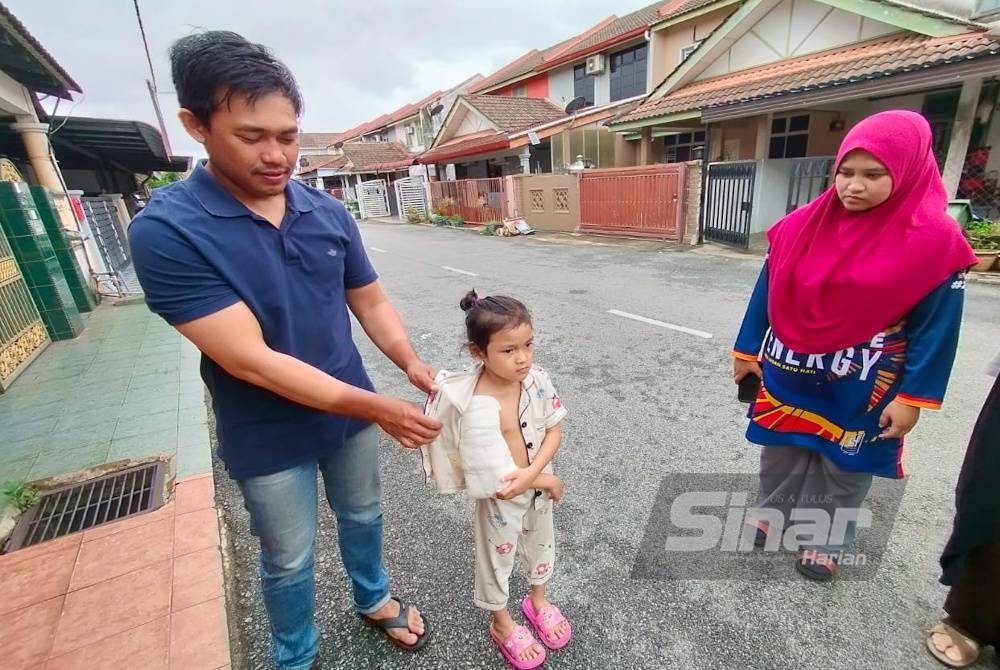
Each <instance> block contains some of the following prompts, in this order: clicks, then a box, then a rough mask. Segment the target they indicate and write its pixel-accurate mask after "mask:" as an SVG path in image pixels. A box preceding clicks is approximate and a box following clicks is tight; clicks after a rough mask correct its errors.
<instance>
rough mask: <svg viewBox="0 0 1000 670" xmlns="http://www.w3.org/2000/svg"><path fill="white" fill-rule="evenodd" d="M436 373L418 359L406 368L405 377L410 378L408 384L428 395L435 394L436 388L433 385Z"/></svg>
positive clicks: (435, 385)
mask: <svg viewBox="0 0 1000 670" xmlns="http://www.w3.org/2000/svg"><path fill="white" fill-rule="evenodd" d="M437 372H438V371H437V370H435V369H434V368H432V367H431V366H429V365H427V364H426V363H424V362H423V361H422V360H420V359H417V360H416V361H414V362H413V363H410V365H409V366H408V367H407V368H406V376H407V377H409V378H410V383H411V384H413V385H414V386H416V387H417V388H418V389H420V390H421V391H423V392H424V393H427V394H428V395H434V394H435V393H437V390H438V387H437V384H435V383H434V378H435V377H437Z"/></svg>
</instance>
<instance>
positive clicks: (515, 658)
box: [490, 626, 545, 670]
mask: <svg viewBox="0 0 1000 670" xmlns="http://www.w3.org/2000/svg"><path fill="white" fill-rule="evenodd" d="M490 637H491V638H492V639H493V644H495V645H496V646H497V649H499V650H500V653H501V654H502V655H503V657H504V658H505V659H506V660H507V662H508V663H510V664H511V666H512V667H513V668H515V669H516V670H534V668H537V667H538V666H540V665H541V664H542V663H544V662H545V649H544V648H543V647H539V648H540V649H541V650H542V653H540V654H538V656H535V657H534V658H529V659H523V658H521V654H523V653H524V652H525V651H527V649H528V648H529V647H531V645H533V644H536V640H535V636H534V635H532V634H531V631H529V630H528V629H527V628H525V627H524V626H514V630H512V631H511V633H510V635H508V636H507V637H506V638H504V639H500V635H499V634H498V633H497V632H496V631H495V630H493V626H490Z"/></svg>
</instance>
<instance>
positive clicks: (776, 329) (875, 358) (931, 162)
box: [733, 111, 976, 580]
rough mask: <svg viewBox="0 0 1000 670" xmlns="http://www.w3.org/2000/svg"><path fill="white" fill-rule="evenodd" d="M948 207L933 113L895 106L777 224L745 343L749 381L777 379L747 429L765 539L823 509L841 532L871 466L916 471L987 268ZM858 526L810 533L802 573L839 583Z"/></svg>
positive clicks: (742, 359)
mask: <svg viewBox="0 0 1000 670" xmlns="http://www.w3.org/2000/svg"><path fill="white" fill-rule="evenodd" d="M947 204H948V198H947V193H946V191H945V188H944V184H943V183H942V181H941V176H940V173H939V172H938V166H937V162H936V161H935V159H934V153H933V149H932V141H931V130H930V126H929V125H928V123H927V121H926V120H925V119H924V118H923V117H922V116H920V115H919V114H916V113H914V112H906V111H891V112H884V113H881V114H876V115H874V116H871V117H869V118H867V119H865V120H863V121H861V122H860V123H859V124H858V125H857V126H855V127H854V128H853V129H852V130H851V131H850V132H849V133H848V134H847V137H846V138H845V139H844V142H843V144H842V145H841V147H840V152H839V154H838V156H837V173H836V179H835V184H834V185H833V186H831V188H830V189H829V190H828V191H826V192H825V193H823V194H822V195H821V196H820V197H819V198H817V199H816V200H814V201H813V202H811V203H810V204H808V205H806V206H805V207H803V208H801V209H799V210H797V211H795V212H793V213H792V214H790V215H789V216H787V217H786V218H785V219H783V220H782V221H780V222H779V223H778V224H777V225H775V226H774V227H773V228H772V229H771V230H770V231H768V240H769V242H770V244H771V249H770V252H769V255H768V259H767V262H766V263H765V265H764V269H763V270H762V271H761V276H760V279H759V280H758V281H757V286H756V287H755V288H754V292H753V296H752V297H751V299H750V305H749V306H748V308H747V313H746V317H745V318H744V320H743V327H742V328H741V330H740V334H739V337H738V338H737V340H736V346H735V348H734V352H733V356H734V357H735V364H734V378H735V381H736V382H737V383H739V382H740V381H741V380H743V378H744V377H746V376H747V375H750V374H754V375H758V376H761V377H762V378H763V383H762V385H761V386H760V390H759V393H758V395H757V397H756V400H755V402H754V403H753V405H752V406H751V409H750V426H749V428H748V429H747V439H749V440H750V441H751V442H755V443H757V444H760V445H762V446H763V447H764V448H763V449H762V450H761V458H760V484H761V491H760V501H759V503H758V505H759V507H760V509H759V510H758V514H757V521H758V523H757V527H758V532H757V544H758V545H763V544H765V543H768V542H767V541H768V534H769V533H770V534H771V536H772V537H773V540H772V542H773V544H774V545H776V544H778V540H779V539H780V535H781V533H782V531H783V529H782V528H776V527H774V524H773V523H771V522H770V521H765V519H776V520H777V523H780V522H781V520H782V519H785V520H787V519H789V517H790V515H791V513H792V512H793V511H795V510H797V509H801V508H812V509H820V510H823V511H825V512H826V515H827V517H826V518H827V519H828V520H830V521H831V525H832V526H833V527H836V526H837V524H836V523H835V522H836V521H837V516H836V513H837V511H838V510H844V511H848V510H852V509H855V508H858V507H860V506H861V503H862V501H863V500H864V499H865V497H866V496H867V494H868V490H869V488H870V487H871V483H872V475H877V476H881V477H890V478H900V477H902V476H903V466H902V455H903V453H902V452H903V437H904V436H905V435H906V434H907V433H908V432H909V431H910V430H912V429H913V427H914V425H916V423H917V419H918V418H919V417H920V411H921V409H938V408H939V407H940V406H941V401H942V399H943V397H944V394H945V389H946V387H947V385H948V377H949V375H950V373H951V367H952V363H953V361H954V358H955V349H956V347H957V344H958V331H959V325H960V323H961V318H962V304H963V300H964V294H965V278H964V274H963V273H964V272H965V271H966V270H967V269H968V268H969V267H970V266H971V265H973V264H974V263H975V262H976V257H975V255H974V254H973V253H972V249H971V248H970V247H969V244H968V242H966V241H965V238H964V237H963V236H962V233H961V230H960V229H959V227H958V225H957V224H956V222H955V221H954V220H953V219H951V218H950V217H949V216H948V214H947V212H946V208H947ZM762 365H763V368H762ZM773 512H779V513H778V514H773ZM842 518H847V517H846V516H845V517H842ZM853 534H854V524H851V523H848V525H847V528H846V532H844V533H836V534H831V535H833V536H831V537H825V538H823V537H820V538H817V537H813V538H809V539H807V540H804V541H801V542H799V548H800V552H799V557H798V562H797V564H796V568H797V569H798V571H799V572H801V573H802V574H803V575H805V576H806V577H809V578H811V579H817V580H829V579H832V578H833V576H834V574H835V572H836V570H837V566H838V563H839V562H840V558H841V556H842V555H843V554H844V553H845V551H846V550H847V549H848V548H849V546H850V544H851V542H852V540H853ZM794 540H795V538H790V541H789V542H786V543H785V544H786V545H787V544H793V545H794V544H795V541H794ZM772 546H773V545H772Z"/></svg>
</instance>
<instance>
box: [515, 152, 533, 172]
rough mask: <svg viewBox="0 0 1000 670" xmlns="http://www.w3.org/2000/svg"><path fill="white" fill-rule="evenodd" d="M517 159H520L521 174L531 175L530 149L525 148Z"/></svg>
mask: <svg viewBox="0 0 1000 670" xmlns="http://www.w3.org/2000/svg"><path fill="white" fill-rule="evenodd" d="M518 158H520V159H521V174H531V149H530V148H528V147H527V146H525V147H524V148H523V149H521V153H520V154H518Z"/></svg>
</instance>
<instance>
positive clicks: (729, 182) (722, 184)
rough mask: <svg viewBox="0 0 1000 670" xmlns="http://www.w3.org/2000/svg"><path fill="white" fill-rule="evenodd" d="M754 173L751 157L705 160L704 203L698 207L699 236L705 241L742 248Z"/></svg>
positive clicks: (746, 243)
mask: <svg viewBox="0 0 1000 670" xmlns="http://www.w3.org/2000/svg"><path fill="white" fill-rule="evenodd" d="M756 177H757V163H756V162H755V161H741V162H738V163H710V164H709V166H708V180H707V184H706V191H705V206H704V207H702V209H701V221H702V237H703V238H704V240H705V241H706V242H720V243H722V244H729V245H733V246H738V247H743V248H744V249H745V248H746V247H748V246H749V245H750V219H751V214H752V213H753V191H754V182H755V180H756Z"/></svg>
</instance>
